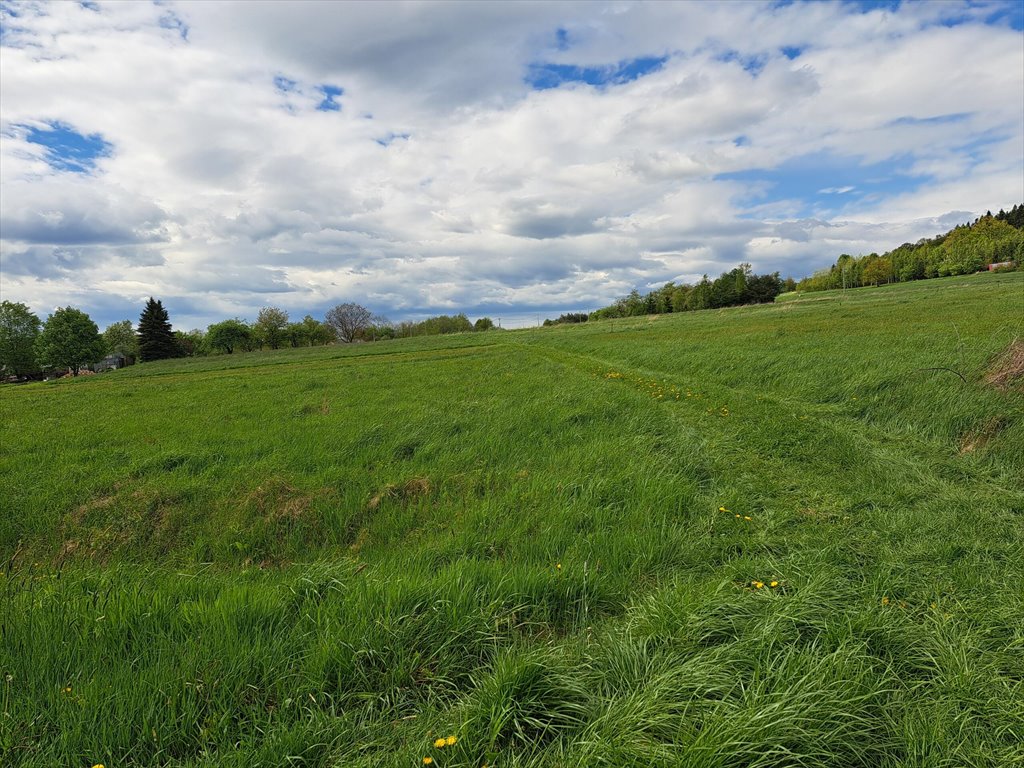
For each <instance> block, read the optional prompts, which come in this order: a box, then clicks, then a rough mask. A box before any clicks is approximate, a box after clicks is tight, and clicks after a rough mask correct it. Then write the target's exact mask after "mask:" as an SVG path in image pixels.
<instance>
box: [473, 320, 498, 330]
mask: <svg viewBox="0 0 1024 768" xmlns="http://www.w3.org/2000/svg"><path fill="white" fill-rule="evenodd" d="M493 327H494V321H493V320H491V318H489V317H479V318H477V321H476V322H475V323H473V330H474V331H489V330H491V329H492V328H493Z"/></svg>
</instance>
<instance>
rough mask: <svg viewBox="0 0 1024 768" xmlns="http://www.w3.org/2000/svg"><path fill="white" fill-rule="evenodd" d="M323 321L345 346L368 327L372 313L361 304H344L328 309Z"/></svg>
mask: <svg viewBox="0 0 1024 768" xmlns="http://www.w3.org/2000/svg"><path fill="white" fill-rule="evenodd" d="M324 319H325V321H326V323H327V324H328V325H329V326H331V328H333V329H334V332H335V333H336V334H337V337H338V340H339V341H341V342H344V343H346V344H347V343H349V342H351V341H353V340H354V339H355V338H356V337H357V336H358V335H359V333H360V332H361V331H363V330H364V329H366V328H368V327H369V326H370V323H371V322H373V313H372V312H371V311H370V310H368V309H367V308H366V307H364V306H362V305H361V304H352V303H346V304H339V305H338V306H336V307H334V308H332V309H329V310H328V311H327V316H326V317H325V318H324Z"/></svg>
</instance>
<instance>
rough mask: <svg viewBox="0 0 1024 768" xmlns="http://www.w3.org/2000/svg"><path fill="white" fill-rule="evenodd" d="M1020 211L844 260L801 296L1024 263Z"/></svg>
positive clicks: (811, 281) (808, 282)
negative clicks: (1002, 264)
mask: <svg viewBox="0 0 1024 768" xmlns="http://www.w3.org/2000/svg"><path fill="white" fill-rule="evenodd" d="M1022 219H1024V205H1021V206H1016V205H1015V206H1014V207H1013V209H1012V210H1011V212H1010V213H1009V214H1007V213H1005V212H1003V211H1000V212H999V214H998V215H996V216H992V215H991V214H987V215H985V216H982V217H981V218H979V219H977V220H975V221H974V223H972V224H965V225H962V226H958V227H954V228H953V229H951V230H950V231H949V232H947V233H945V234H942V235H938V236H937V237H934V238H932V239H930V240H921V241H920V242H918V243H914V244H912V243H904V244H903V245H901V246H899V247H898V248H894V249H893V250H891V251H889V252H888V253H886V254H883V255H882V256H879V255H878V254H875V253H872V254H869V255H867V256H860V257H854V256H849V255H847V254H844V255H842V256H840V257H839V259H838V260H837V261H836V263H835V264H834V265H833V266H832V267H830V268H829V269H826V270H821V271H819V272H816V273H815V274H814V275H812V276H811V277H807V278H804V279H803V280H801V281H800V282H799V283H798V284H797V285H796V286H795V287H796V289H797V290H800V291H828V290H835V289H836V288H858V287H860V286H865V285H880V284H882V283H888V282H907V281H910V280H922V279H926V278H933V277H946V276H950V275H969V274H972V273H974V272H977V271H978V270H981V269H984V268H985V267H987V266H988V265H989V264H998V263H1003V262H1016V263H1018V264H1019V263H1022V262H1024V231H1022V229H1021V227H1024V221H1022Z"/></svg>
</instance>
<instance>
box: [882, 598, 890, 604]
mask: <svg viewBox="0 0 1024 768" xmlns="http://www.w3.org/2000/svg"><path fill="white" fill-rule="evenodd" d="M888 604H889V598H888V597H883V598H882V605H888Z"/></svg>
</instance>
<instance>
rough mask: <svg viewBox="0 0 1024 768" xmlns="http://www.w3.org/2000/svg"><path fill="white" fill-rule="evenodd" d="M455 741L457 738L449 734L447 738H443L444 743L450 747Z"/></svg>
mask: <svg viewBox="0 0 1024 768" xmlns="http://www.w3.org/2000/svg"><path fill="white" fill-rule="evenodd" d="M456 741H458V739H456V738H455V737H454V736H449V737H448V738H447V739H445V740H444V743H445V744H447V745H448V746H449V747H450V746H451V745H452V744H454V743H455V742H456Z"/></svg>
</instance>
